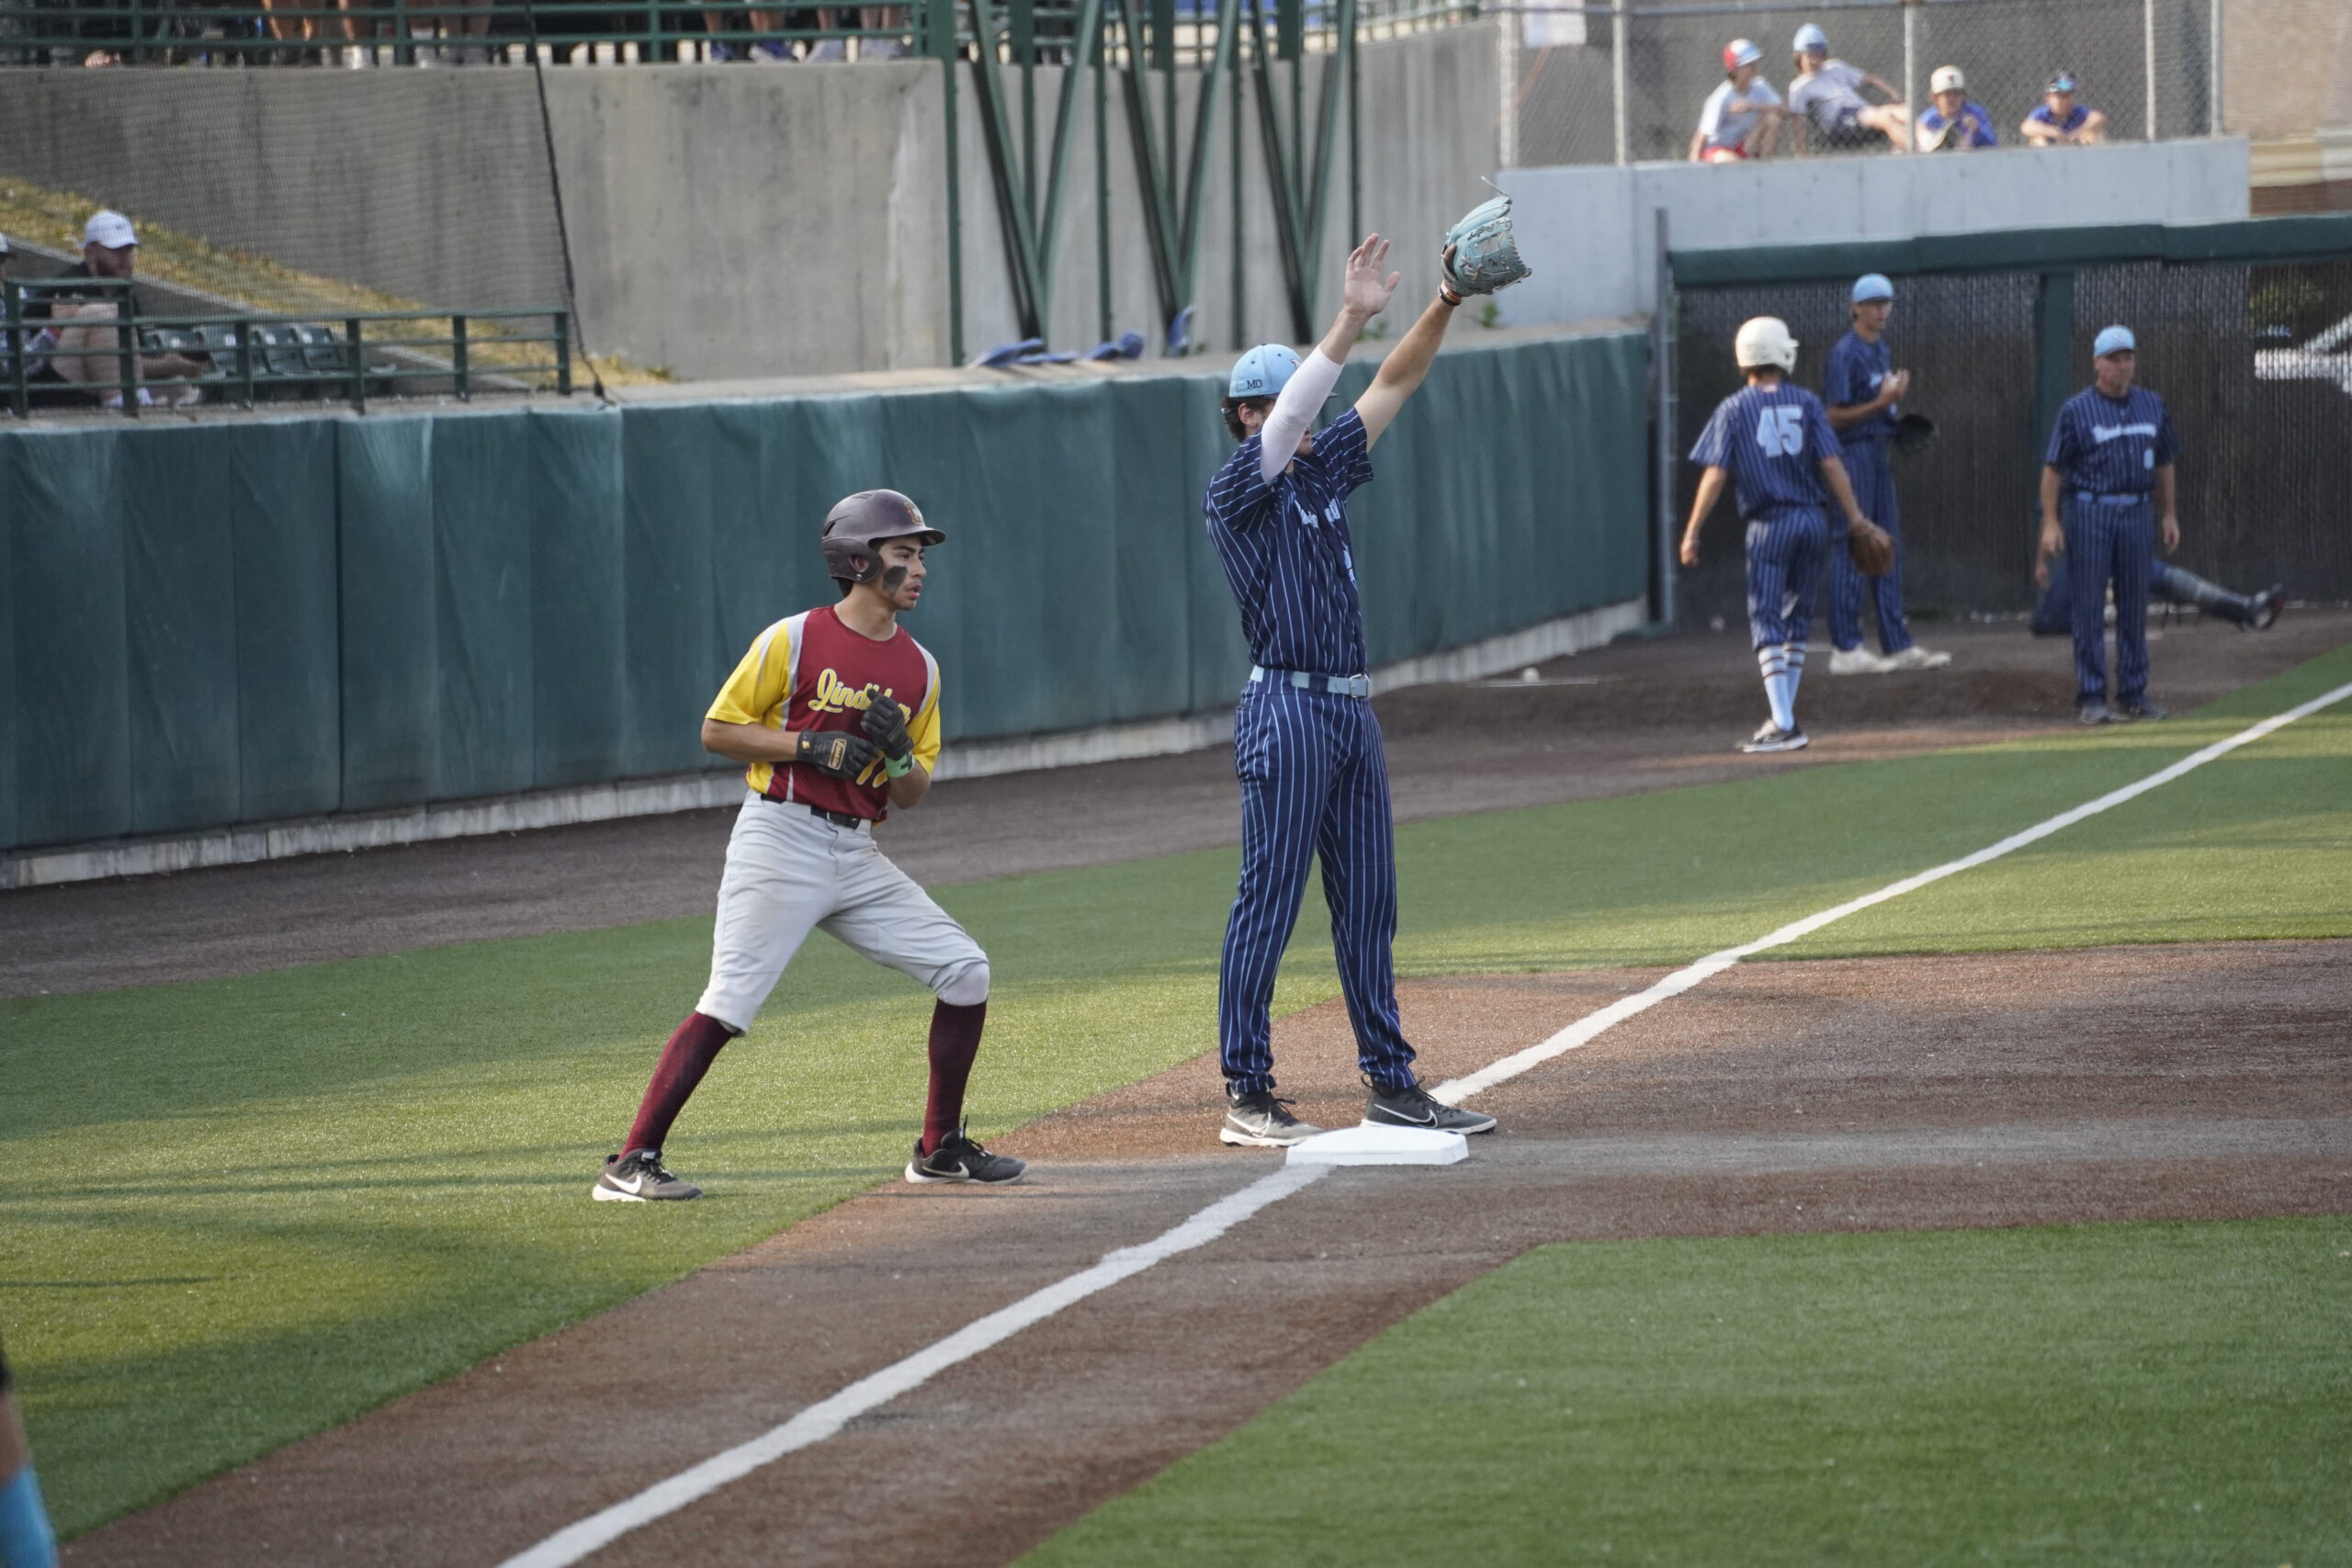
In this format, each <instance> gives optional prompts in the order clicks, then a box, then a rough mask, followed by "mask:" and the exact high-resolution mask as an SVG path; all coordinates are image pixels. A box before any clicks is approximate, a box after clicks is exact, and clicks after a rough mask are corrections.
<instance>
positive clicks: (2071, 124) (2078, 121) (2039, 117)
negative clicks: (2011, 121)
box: [2018, 71, 2107, 147]
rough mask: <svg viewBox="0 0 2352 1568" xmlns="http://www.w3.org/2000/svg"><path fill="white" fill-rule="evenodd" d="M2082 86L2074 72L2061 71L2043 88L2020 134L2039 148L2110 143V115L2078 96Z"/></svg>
mask: <svg viewBox="0 0 2352 1568" xmlns="http://www.w3.org/2000/svg"><path fill="white" fill-rule="evenodd" d="M2082 86H2083V85H2082V84H2081V83H2080V82H2077V81H2075V73H2073V72H2071V71H2061V72H2060V73H2058V74H2057V75H2055V76H2052V78H2051V79H2050V85H2049V86H2047V87H2045V88H2043V89H2042V97H2041V103H2040V104H2039V105H2037V106H2036V107H2035V108H2034V111H2033V112H2032V113H2031V114H2030V115H2028V116H2026V117H2025V123H2024V124H2023V125H2020V126H2018V134H2020V135H2022V136H2023V137H2024V138H2025V139H2026V141H2029V142H2030V143H2032V144H2033V145H2034V146H2036V147H2087V146H2089V145H2091V144H2092V143H2093V142H2096V141H2106V140H2107V116H2105V115H2103V114H2101V113H2099V112H2098V110H2097V109H2095V108H2093V107H2090V106H2089V105H2088V104H2084V103H2077V102H2075V94H2076V93H2078V92H2080V91H2082Z"/></svg>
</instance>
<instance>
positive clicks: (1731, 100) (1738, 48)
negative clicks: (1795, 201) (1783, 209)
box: [1691, 38, 1781, 164]
mask: <svg viewBox="0 0 2352 1568" xmlns="http://www.w3.org/2000/svg"><path fill="white" fill-rule="evenodd" d="M1763 73H1764V51H1762V50H1760V49H1758V48H1757V47H1756V45H1755V44H1754V43H1753V42H1752V41H1750V40H1749V39H1744V38H1736V39H1732V40H1731V42H1729V43H1727V44H1725V45H1724V80H1723V81H1722V83H1721V84H1719V85H1717V86H1716V88H1715V90H1714V91H1713V92H1712V93H1710V94H1708V95H1707V105H1706V107H1704V108H1702V109H1701V110H1700V111H1699V129H1698V130H1695V131H1693V132H1692V133H1691V162H1692V163H1694V164H1736V163H1738V162H1739V161H1740V160H1742V159H1744V158H1767V157H1770V156H1771V153H1772V146H1773V143H1774V142H1776V141H1779V140H1780V136H1781V95H1780V94H1778V93H1776V92H1774V91H1773V90H1772V84H1771V83H1770V82H1767V81H1766V80H1764V74H1763Z"/></svg>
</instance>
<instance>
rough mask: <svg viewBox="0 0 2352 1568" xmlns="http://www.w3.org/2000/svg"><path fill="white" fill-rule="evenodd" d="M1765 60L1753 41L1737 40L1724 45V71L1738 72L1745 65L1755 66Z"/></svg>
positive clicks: (1762, 52)
mask: <svg viewBox="0 0 2352 1568" xmlns="http://www.w3.org/2000/svg"><path fill="white" fill-rule="evenodd" d="M1763 58H1764V51H1762V50H1760V49H1758V48H1757V47H1756V42H1755V40H1754V39H1744V38H1736V39H1732V40H1731V41H1730V42H1729V43H1727V44H1725V45H1724V70H1726V71H1736V70H1738V69H1739V68H1740V67H1741V66H1743V65H1753V64H1755V63H1756V62H1758V61H1759V60H1761V59H1763Z"/></svg>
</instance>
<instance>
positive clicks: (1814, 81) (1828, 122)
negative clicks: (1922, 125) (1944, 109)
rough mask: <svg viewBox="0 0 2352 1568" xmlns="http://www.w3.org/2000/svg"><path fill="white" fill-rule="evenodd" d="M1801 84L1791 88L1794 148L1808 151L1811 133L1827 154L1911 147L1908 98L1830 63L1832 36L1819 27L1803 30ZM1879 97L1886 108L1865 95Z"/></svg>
mask: <svg viewBox="0 0 2352 1568" xmlns="http://www.w3.org/2000/svg"><path fill="white" fill-rule="evenodd" d="M1795 64H1796V72H1797V77H1796V80H1795V81H1793V82H1792V83H1790V84H1789V112H1790V114H1792V116H1794V117H1795V123H1794V126H1793V128H1792V130H1791V132H1790V139H1791V143H1792V146H1793V147H1794V148H1795V149H1796V151H1798V152H1803V151H1804V139H1805V131H1806V130H1807V128H1808V127H1810V128H1811V130H1813V131H1814V133H1815V134H1816V135H1818V136H1819V137H1820V138H1821V145H1822V146H1823V147H1824V148H1826V149H1833V150H1840V151H1845V150H1851V149H1854V148H1858V147H1875V146H1877V145H1878V144H1879V142H1880V141H1881V140H1882V139H1883V140H1884V141H1886V142H1887V143H1888V144H1889V145H1891V146H1892V147H1893V148H1894V151H1896V152H1905V151H1908V150H1909V148H1910V145H1911V111H1910V110H1909V109H1908V108H1905V107H1904V105H1903V101H1902V100H1903V95H1902V94H1900V93H1898V92H1896V91H1895V90H1894V87H1892V86H1891V85H1888V84H1887V83H1886V82H1885V81H1884V80H1883V79H1882V78H1880V77H1877V76H1873V75H1871V74H1870V73H1868V72H1865V71H1857V70H1856V69H1854V67H1852V66H1850V65H1849V64H1847V63H1846V62H1844V61H1842V60H1832V59H1830V58H1829V35H1828V34H1827V33H1825V32H1823V31H1822V30H1821V29H1820V28H1817V27H1815V25H1814V24H1813V23H1811V22H1807V23H1806V24H1805V25H1804V26H1803V27H1801V28H1798V29H1797V38H1796V56H1795ZM1866 91H1867V92H1871V93H1876V94H1878V95H1879V96H1881V97H1882V98H1885V99H1887V100H1889V101H1888V102H1885V103H1876V104H1874V103H1872V102H1871V101H1870V99H1868V98H1866V97H1864V96H1862V95H1863V94H1864V93H1865V92H1866Z"/></svg>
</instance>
